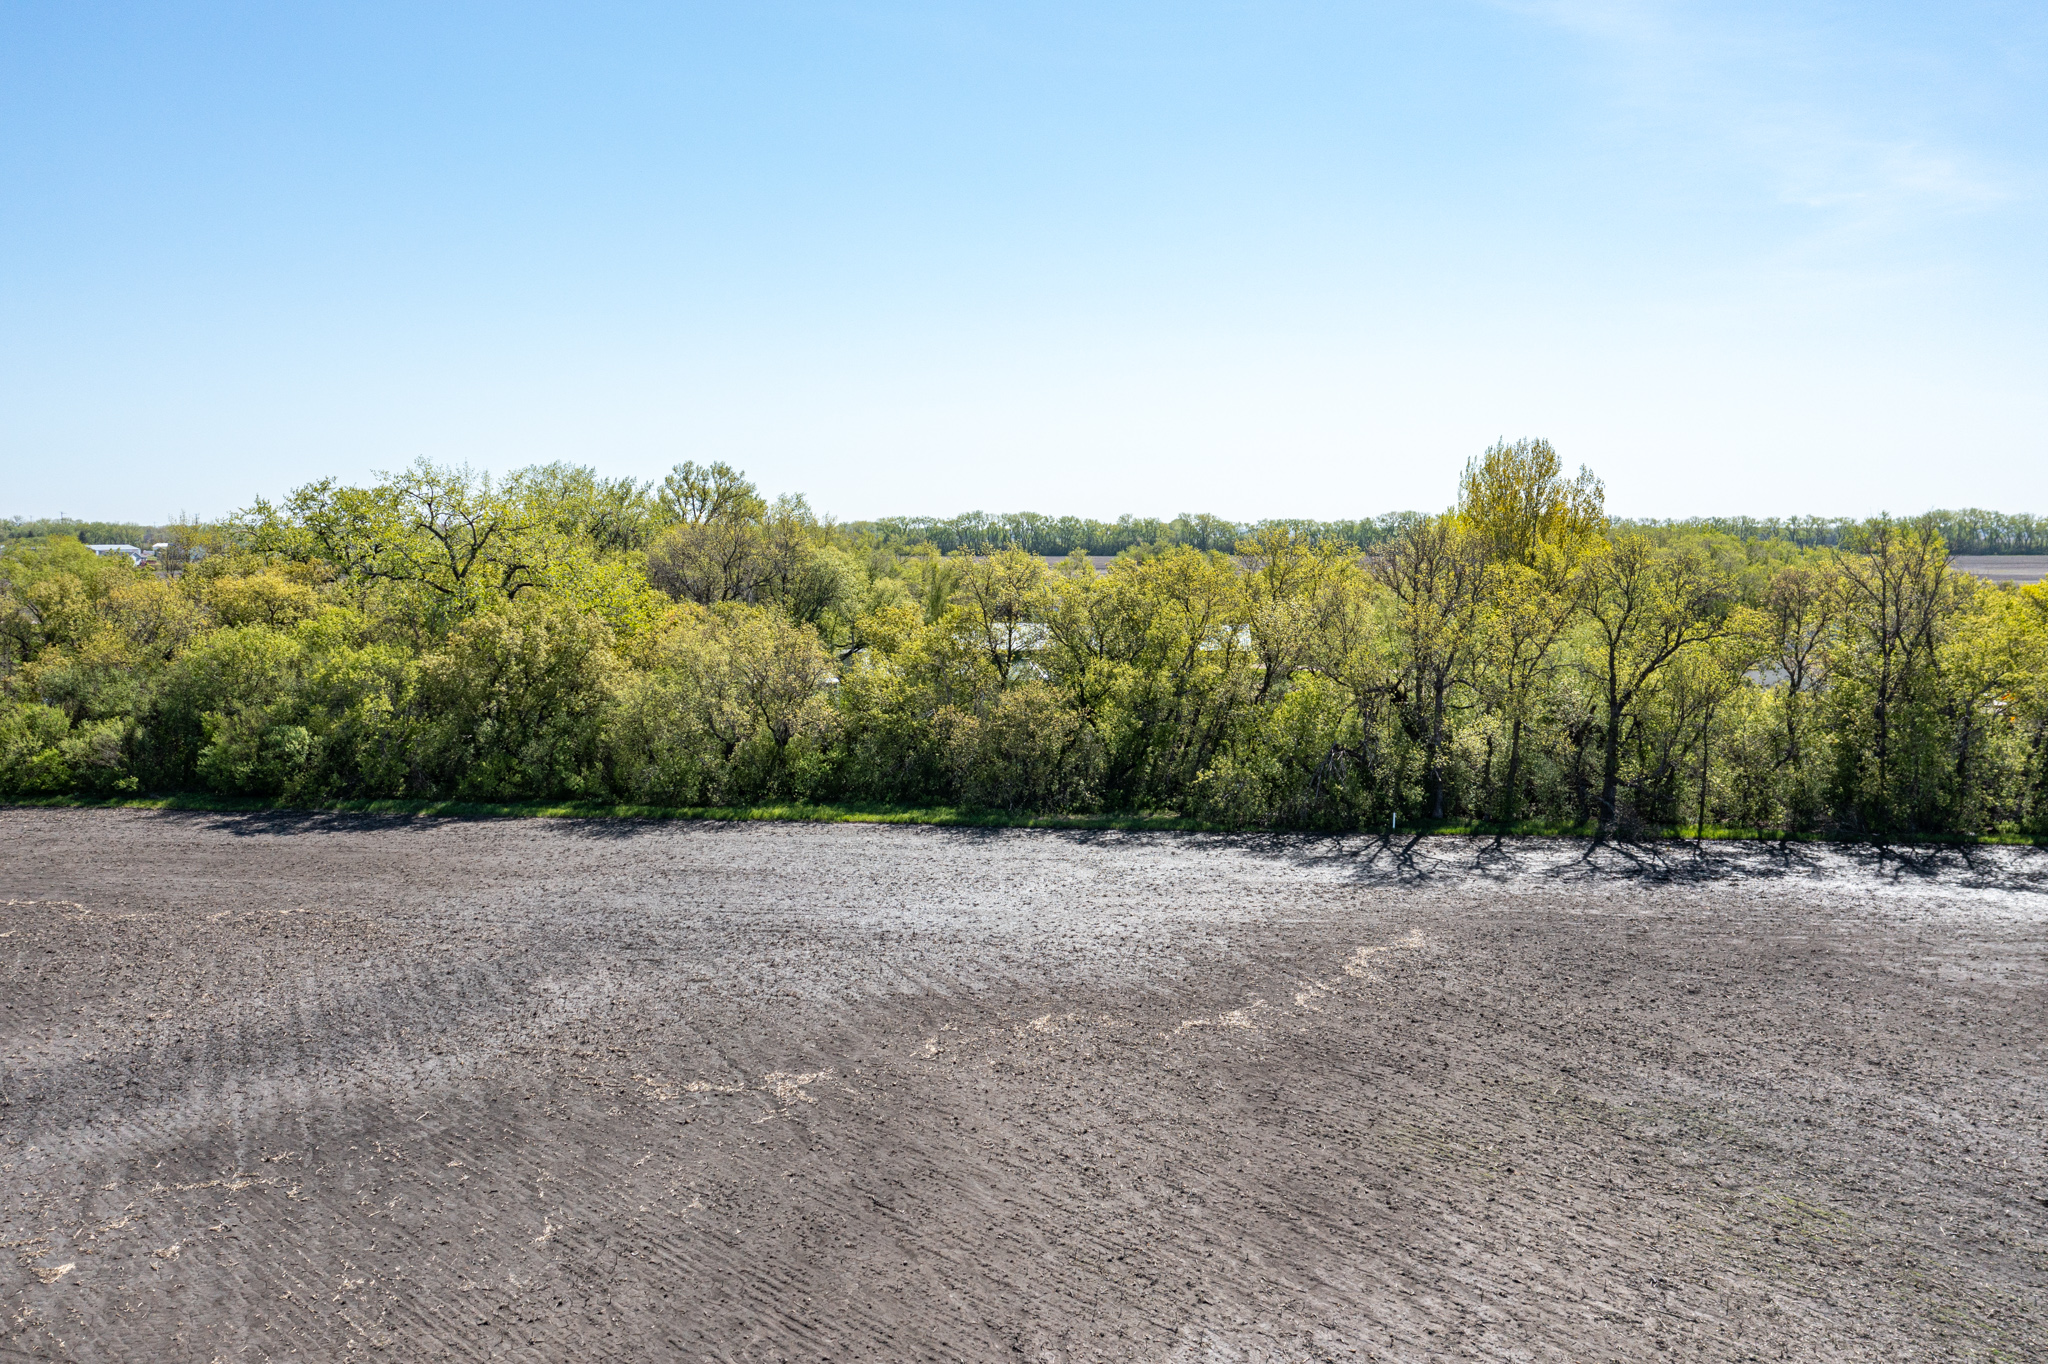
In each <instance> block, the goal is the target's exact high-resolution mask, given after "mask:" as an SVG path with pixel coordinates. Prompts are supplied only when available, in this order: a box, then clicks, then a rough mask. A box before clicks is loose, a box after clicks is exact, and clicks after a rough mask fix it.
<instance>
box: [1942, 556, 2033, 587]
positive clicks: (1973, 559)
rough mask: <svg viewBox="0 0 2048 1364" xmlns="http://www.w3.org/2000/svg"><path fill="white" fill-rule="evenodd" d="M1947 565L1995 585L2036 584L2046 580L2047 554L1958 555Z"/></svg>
mask: <svg viewBox="0 0 2048 1364" xmlns="http://www.w3.org/2000/svg"><path fill="white" fill-rule="evenodd" d="M1949 564H1950V566H1952V567H1954V568H1960V569H1961V570H1963V572H1965V573H1974V574H1976V575H1977V576H1978V577H1980V578H1988V579H1990V580H1991V581H1992V582H1995V583H2037V582H2040V581H2041V580H2042V579H2043V578H2048V554H1959V555H1956V556H1955V557H1954V558H1951V559H1950V560H1949Z"/></svg>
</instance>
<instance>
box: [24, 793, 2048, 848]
mask: <svg viewBox="0 0 2048 1364" xmlns="http://www.w3.org/2000/svg"><path fill="white" fill-rule="evenodd" d="M0 805H17V806H30V807H40V808H49V807H60V808H78V809H118V810H203V811H217V812H222V813H255V812H277V813H289V812H300V813H321V812H326V813H335V814H359V815H396V816H407V817H415V818H440V819H635V820H668V819H687V820H734V821H752V820H781V821H786V822H791V823H802V824H939V825H952V826H958V827H966V828H977V829H1115V830H1129V831H1137V832H1147V831H1156V830H1178V831H1185V832H1202V833H1231V832H1238V833H1243V832H1247V831H1246V830H1241V829H1239V830H1233V829H1232V828H1231V827H1230V826H1228V825H1223V824H1213V823H1208V822H1205V821H1203V820H1199V819H1189V818H1187V817H1185V816H1182V815H1176V814H1173V813H1171V812H1164V811H1154V812H1144V813H1137V814H1120V815H1024V814H1011V813H1008V812H1005V811H1001V810H972V809H967V808H964V807H961V806H952V805H885V804H858V803H847V804H812V803H808V802H803V801H791V802H784V803H779V804H770V805H706V806H687V807H686V806H667V805H625V804H609V803H604V802H598V801H520V802H506V803H493V802H488V801H467V800H329V801H292V802H285V801H270V800H261V799H255V798H251V797H242V796H217V795H211V794H207V793H204V792H181V793H177V794H172V795H161V796H113V797H94V796H24V797H19V798H17V799H14V800H12V801H4V802H0ZM1325 832H1328V831H1325ZM1341 832H1364V833H1381V834H1385V833H1388V832H1392V834H1393V836H1394V837H1396V838H1399V839H1409V838H1433V837H1466V838H1592V837H1594V836H1595V834H1596V833H1597V832H1598V830H1597V829H1595V827H1594V826H1593V825H1592V824H1589V823H1579V822H1571V821H1561V820H1517V821H1515V822H1514V823H1512V824H1490V823H1482V822H1478V821H1472V820H1421V821H1416V822H1412V823H1410V822H1404V823H1402V824H1401V826H1400V827H1399V828H1398V829H1397V830H1392V831H1389V830H1384V829H1367V830H1343V831H1341ZM1702 837H1704V838H1705V839H1707V840H1712V841H1717V842H1752V843H1754V842H1767V843H1844V842H1868V843H1879V844H1887V845H1899V844H1904V845H1935V846H1963V845H1971V846H1975V845H1987V844H1988V845H2004V846H2012V847H2048V838H2043V837H2039V836H2036V835H2031V834H1915V835H1899V836H1896V837H1892V838H1886V839H1875V838H1865V839H1851V838H1847V837H1844V836H1842V835H1839V834H1832V835H1831V834H1819V833H1795V832H1790V831H1786V830H1780V829H1757V828H1753V827H1750V826H1747V825H1741V826H1731V825H1718V824H1710V825H1708V826H1707V827H1706V829H1705V831H1704V834H1702V831H1700V830H1697V829H1692V828H1678V829H1661V830H1657V831H1655V832H1654V833H1651V834H1649V835H1646V836H1645V839H1646V841H1660V842H1661V841H1670V842H1686V843H1689V842H1693V841H1695V840H1698V839H1701V838H1702Z"/></svg>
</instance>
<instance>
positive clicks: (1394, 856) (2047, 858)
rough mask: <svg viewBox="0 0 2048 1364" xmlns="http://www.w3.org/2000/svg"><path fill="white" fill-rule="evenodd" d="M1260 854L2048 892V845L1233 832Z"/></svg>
mask: <svg viewBox="0 0 2048 1364" xmlns="http://www.w3.org/2000/svg"><path fill="white" fill-rule="evenodd" d="M1233 841H1235V842H1237V843H1238V844H1239V846H1240V847H1241V848H1242V850H1243V851H1244V852H1245V853H1247V854H1249V855H1251V856H1253V857H1260V858H1267V859H1271V860H1272V861H1275V862H1280V863H1285V864H1286V865H1288V866H1291V867H1295V868H1298V869H1300V870H1303V871H1316V872H1320V873H1323V874H1325V875H1327V874H1330V873H1332V872H1335V873H1337V874H1339V875H1341V876H1342V877H1344V878H1345V879H1347V880H1351V881H1355V882H1361V883H1365V884H1374V885H1389V886H1392V885H1417V884H1424V883H1445V882H1481V883H1489V884H1494V885H1499V886H1502V887H1505V886H1507V885H1509V884H1510V883H1513V882H1516V881H1527V880H1531V879H1534V880H1543V881H1552V882H1562V883H1574V882H1576V883H1582V884H1589V885H1590V884H1597V883H1608V884H1615V883H1620V884H1628V883H1635V884H1644V885H1672V886H1683V885H1706V884H1712V883H1714V882H1722V881H1786V880H1802V879H1803V880H1822V879H1859V880H1860V879H1866V878H1867V879H1873V880H1878V879H1881V880H1887V881H1891V882H1894V883H1897V882H1904V881H1921V882H1926V883H1928V884H1947V885H1951V886H1955V887H1972V888H1986V889H2000V890H2017V891H2031V892H2035V893H2048V853H2044V852H2042V851H2041V850H2039V849H2034V848H2022V847H1987V846H1981V845H1960V846H1955V845H1932V846H1916V847H1906V848H1901V847H1897V846H1881V845H1874V844H1863V843H1806V842H1800V843H1794V842H1769V841H1757V842H1750V841H1743V840H1733V839H1728V840H1712V841H1709V842H1706V843H1704V844H1699V843H1688V842H1681V841H1678V840H1656V841H1622V840H1616V839H1573V838H1526V837H1525V838H1511V837H1505V836H1492V837H1489V836H1484V835H1478V836H1469V837H1461V836H1450V835H1430V836H1421V835H1410V836H1407V837H1400V836H1390V835H1387V834H1371V835H1314V834H1266V835H1257V836H1246V837H1244V838H1242V839H1236V840H1233Z"/></svg>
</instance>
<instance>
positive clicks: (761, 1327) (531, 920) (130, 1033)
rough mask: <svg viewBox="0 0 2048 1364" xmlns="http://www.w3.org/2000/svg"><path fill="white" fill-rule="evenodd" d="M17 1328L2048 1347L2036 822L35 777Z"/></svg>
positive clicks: (1068, 1351)
mask: <svg viewBox="0 0 2048 1364" xmlns="http://www.w3.org/2000/svg"><path fill="white" fill-rule="evenodd" d="M0 886H4V894H0V899H4V900H5V901H6V904H5V907H4V909H0V915H4V918H0V1057H4V1072H0V1244H4V1247H5V1255H4V1258H0V1294H4V1301H0V1307H4V1316H0V1358H30V1359H66V1360H73V1359H75V1360H144V1359H148V1360H156V1359H162V1360H195V1361H212V1360H222V1361H240V1360H250V1361H255V1360H337V1359H369V1358H384V1359H393V1360H415V1359H422V1360H425V1359H548V1360H614V1359H617V1360H629V1359H630V1360H642V1359H692V1360H695V1359H733V1360H764V1361H765V1360H851V1359H890V1360H898V1359H909V1360H951V1359H959V1360H1006V1359H1018V1360H1031V1361H1066V1360H1095V1359H1108V1360H1179V1361H1254V1360H1257V1361H1268V1362H1270V1361H1296V1360H1303V1361H1305V1360H1374V1359H1380V1360H1421V1359H1437V1358H1446V1359H1448V1358H1475V1359H1498V1360H1545V1361H1552V1360H1554V1361H1566V1360H1570V1361H1584V1360H1606V1359H1614V1360H1623V1359H1626V1360H1641V1359H1651V1358H1657V1359H1685V1360H1690V1359H1703V1360H1727V1359H1762V1360H1894V1359H1904V1358H1984V1357H1999V1358H2005V1359H2041V1358H2048V1292H2044V1287H2048V1225H2044V1224H2048V1148H2044V1139H2048V1086H2044V1074H2048V1066H2044V1045H2048V1008H2044V1000H2048V990H2044V987H2048V952H2044V943H2043V935H2042V924H2043V919H2044V911H2048V856H2044V855H2043V854H2041V853H2038V852H2034V851H2032V850H2021V849H1977V850H1968V851H1959V852H1941V853H1933V854H1924V855H1919V854H1916V855H1914V856H1911V857H1906V858H1901V857H1899V856H1897V855H1887V854H1880V853H1879V852H1876V851H1873V850H1867V849H1865V850H1857V849H1820V848H1813V847H1794V848H1791V849H1786V850H1779V849H1773V848H1767V847H1758V846H1754V845H1749V846H1744V845H1721V846H1713V845H1710V846H1709V847H1708V848H1707V850H1706V851H1705V852H1704V853H1702V854H1695V853H1694V852H1693V851H1692V850H1690V849H1688V848H1684V847H1680V846H1666V847H1663V848H1661V849H1652V850H1644V849H1640V848H1638V849H1630V848H1610V849H1599V850H1589V848H1588V847H1587V845H1585V844H1582V843H1571V842H1557V843H1543V842H1521V843H1508V844H1500V843H1493V842H1487V841H1482V840H1454V839H1431V840H1426V841H1422V842H1399V843H1390V842H1388V841H1386V840H1381V839H1348V840H1331V839H1309V838H1274V839H1260V838H1230V837H1213V836H1204V835H1185V834H1100V833H1051V832H1025V831H994V832H991V831H979V830H958V829H931V828H900V827H876V826H859V825H773V824H752V825H714V824H632V823H607V822H598V821H567V820H564V821H552V820H525V821H501V822H489V821H479V822H457V821H435V820H418V819H374V818H365V817H358V816H334V815H305V816H291V815H247V814H235V815H219V814H192V813H180V814H161V813H148V812H136V811H108V810H98V811H94V810H21V809H15V810H0Z"/></svg>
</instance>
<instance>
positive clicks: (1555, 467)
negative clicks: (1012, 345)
mask: <svg viewBox="0 0 2048 1364" xmlns="http://www.w3.org/2000/svg"><path fill="white" fill-rule="evenodd" d="M1000 520H1002V519H1001V518H989V519H986V520H985V521H983V522H976V523H972V524H970V523H969V521H968V519H966V518H963V519H961V520H960V521H957V522H955V523H948V524H950V526H951V529H950V530H949V531H948V532H947V536H946V537H942V536H939V535H937V534H934V533H929V532H930V531H931V529H932V527H933V526H935V525H937V524H940V523H932V522H912V521H891V522H873V523H855V524H851V525H841V524H835V523H833V522H831V521H830V520H829V519H827V518H822V517H820V516H818V515H817V514H816V513H815V512H814V511H813V510H812V508H811V507H810V506H809V504H808V503H807V502H806V501H805V499H803V498H802V497H799V496H783V497H778V498H772V499H771V498H769V497H767V496H764V495H763V494H762V493H761V492H760V491H759V490H758V489H757V488H756V487H754V486H753V485H752V484H751V483H750V482H748V481H747V480H746V478H745V477H744V476H742V475H741V474H740V473H739V472H737V471H735V470H733V469H731V468H730V467H728V466H726V465H723V464H711V465H698V464H695V463H686V464H682V465H678V466H677V467H676V468H675V470H674V471H672V472H671V473H670V475H669V476H668V477H667V478H666V479H664V480H662V481H661V482H659V483H647V482H640V481H636V480H631V479H608V478H605V477H602V476H601V475H599V474H598V473H597V472H596V471H594V470H591V469H588V468H585V467H581V466H576V465H569V464H553V465H546V466H539V467H535V468H530V469H525V470H521V471H519V472H517V473H515V474H513V475H511V476H510V477H508V478H506V479H504V480H502V481H495V480H493V479H491V478H489V477H484V476H477V475H473V474H471V473H469V472H468V471H466V470H459V469H447V468H442V467H438V466H435V465H433V464H430V463H427V462H420V463H416V464H415V465H413V466H412V467H410V468H408V469H405V470H402V471H399V472H397V473H395V474H391V475H387V476H381V477H380V478H379V479H378V480H377V481H376V482H374V483H372V484H370V485H369V486H352V485H346V484H342V483H339V482H337V481H335V480H322V481H320V482H316V483H312V484H308V485H306V486H304V487H301V488H298V489H296V490H294V491H293V492H291V493H290V494H289V495H288V496H286V497H285V498H283V499H281V500H280V501H277V502H275V503H272V502H269V501H258V502H256V503H255V504H254V505H253V506H251V507H250V508H248V509H247V510H245V511H244V512H242V513H240V514H238V515H237V516H236V517H234V518H232V519H231V520H230V521H229V522H227V523H225V524H223V525H219V526H215V527H211V528H208V529H207V531H206V536H207V537H208V538H207V544H206V548H208V549H209V550H210V552H209V553H206V554H205V555H204V556H199V555H187V556H185V557H183V558H181V559H178V560H177V561H176V562H173V563H171V564H168V565H166V566H163V567H160V568H154V569H152V568H148V567H145V568H140V569H138V568H136V567H134V566H132V565H130V564H129V563H128V562H127V561H126V560H125V559H101V558H97V557H96V556H94V555H92V554H91V553H90V552H89V551H87V550H86V549H85V548H84V547H83V546H82V545H81V544H79V543H78V541H77V540H76V539H75V538H73V537H67V536H62V535H52V536H45V537H40V538H22V539H18V540H15V541H13V542H11V543H9V544H8V545H7V546H6V547H5V549H4V550H0V684H4V693H0V794H6V795H17V796H20V795H32V794H55V793H67V792H76V793H86V794H94V793H97V794H111V793H122V792H141V791H151V792H168V791H186V790H205V791H213V792H219V793H224V794H235V795H247V796H257V797H267V798H276V799H283V800H316V799H333V798H365V797H417V798H457V799H473V800H486V801H504V800H522V799H561V798H570V799H584V800H593V801H620V802H631V803H637V804H646V805H662V806H678V807H703V806H728V805H738V804H746V803H756V802H764V801H786V800H812V801H863V802H870V801H871V802H890V803H903V804H912V805H952V806H968V807H974V808H980V809H990V810H1000V811H1012V812H1019V813H1024V812H1033V813H1050V812H1067V813H1081V812H1117V811H1173V812H1176V813H1179V814H1183V815H1186V816H1190V817H1194V818H1198V819H1203V820H1207V821H1211V822H1214V823H1217V824H1221V825H1226V826H1231V827H1240V828H1257V827H1274V828H1385V827H1388V826H1389V825H1390V824H1391V823H1393V822H1394V821H1396V820H1399V821H1402V822H1408V823H1412V822H1414V821H1418V820H1422V821H1429V820H1438V821H1457V822H1469V823H1475V824H1483V825H1495V826H1504V827H1534V826H1537V825H1574V826H1580V827H1584V828H1588V829H1601V830H1606V831H1613V832H1621V833H1632V832H1643V831H1654V830H1673V829H1688V828H1698V827H1706V826H1714V825H1720V826H1732V827H1738V828H1745V829H1752V830H1757V831H1760V832H1775V831H1781V830H1782V831H1813V832H1822V833H1832V834H1844V835H1857V836H1897V835H1907V834H1948V833H2012V834H2037V835H2038V834H2048V799H2044V797H2048V587H2042V586H2034V587H2027V588H2017V587H2014V586H2012V585H2010V584H2005V585H1994V584H1991V583H1987V582H1984V581H1981V580H1979V579H1976V578H1974V577H1971V576H1969V575H1967V574H1964V573H1961V572H1958V571H1956V570H1954V569H1952V568H1951V567H1949V565H1948V562H1947V559H1948V555H1949V552H1950V549H1951V547H1952V546H1951V545H1950V543H1949V541H1948V539H1947V537H1946V535H1945V534H1944V529H1943V526H1944V522H1943V521H1942V520H1940V519H1939V518H1938V517H1931V516H1930V517H1920V518H1917V519H1914V520H1908V521H1899V520H1893V519H1890V518H1884V517H1880V518H1877V519H1874V520H1869V521H1863V522H1858V523H1856V524H1854V525H1853V526H1849V527H1843V528H1838V530H1837V531H1836V532H1835V533H1834V534H1833V538H1832V540H1831V541H1829V542H1827V543H1816V542H1813V541H1812V540H1811V538H1809V539H1808V540H1805V541H1802V540H1801V539H1798V538H1795V537H1793V536H1791V535H1789V534H1778V535H1759V534H1751V533H1748V531H1749V530H1750V529H1753V528H1751V527H1744V528H1742V532H1743V533H1737V531H1736V530H1735V529H1725V528H1720V527H1717V526H1715V525H1713V524H1711V523H1707V522H1697V521H1695V522H1681V523H1661V524H1657V525H1630V524H1628V523H1619V522H1615V521H1612V520H1610V518H1609V517H1608V516H1607V515H1606V513H1605V489H1604V488H1603V486H1602V485H1601V483H1600V481H1599V480H1598V479H1597V478H1595V477H1594V476H1593V475H1592V474H1591V473H1589V472H1587V471H1586V470H1584V469H1581V470H1579V471H1578V472H1577V474H1576V475H1570V476H1568V475H1567V474H1566V473H1565V471H1564V469H1563V467H1562V463H1561V461H1560V460H1559V458H1558V455H1557V453H1556V451H1555V450H1553V449H1552V448H1551V447H1550V446H1549V445H1548V444H1547V443H1545V442H1542V441H1534V440H1525V441H1519V442H1515V443H1512V444H1509V443H1501V444H1498V445H1496V446H1494V447H1493V448H1491V449H1489V450H1487V451H1485V452H1484V453H1483V454H1482V455H1480V456H1478V457H1476V458H1474V459H1473V460H1472V461H1471V462H1470V463H1469V464H1468V465H1467V466H1466V468H1465V470H1464V471H1463V474H1462V477H1461V479H1460V481H1459V487H1458V495H1457V499H1456V503H1455V505H1454V506H1452V507H1451V508H1450V509H1448V510H1446V511H1444V512H1442V513H1439V514H1435V515H1410V516H1404V517H1400V518H1381V519H1380V520H1377V521H1370V522H1353V523H1328V522H1323V523H1307V522H1288V521H1273V522H1263V523H1258V524H1256V525H1250V526H1247V525H1237V524H1226V523H1223V522H1220V521H1214V519H1213V518H1208V519H1207V521H1213V524H1206V522H1205V519H1204V518H1196V517H1180V518H1176V519H1175V520H1174V521H1171V522H1143V521H1138V520H1135V519H1128V518H1127V520H1126V521H1125V522H1119V523H1115V524H1116V525H1118V526H1126V527H1127V528H1128V529H1129V531H1130V535H1131V538H1130V541H1129V543H1127V544H1124V545H1123V546H1122V548H1121V550H1120V551H1119V552H1118V556H1117V558H1116V559H1115V560H1114V561H1113V562H1112V563H1111V564H1110V565H1109V567H1108V569H1107V570H1106V571H1098V569H1097V568H1096V566H1095V565H1094V564H1093V563H1091V562H1090V560H1089V558H1088V555H1090V554H1099V553H1102V552H1104V551H1105V550H1107V548H1108V547H1109V546H1110V545H1111V544H1112V543H1113V537H1109V536H1106V535H1105V536H1102V537H1098V538H1095V539H1089V538H1086V536H1079V535H1069V534H1068V531H1070V530H1072V527H1068V528H1067V529H1066V530H1062V529H1060V526H1061V525H1062V524H1063V523H1058V522H1051V521H1050V520H1049V519H1046V518H1040V519H1039V520H1040V521H1042V522H1045V524H1043V525H1041V524H1038V523H1035V522H1028V521H1023V520H1016V519H1012V520H1011V521H1007V522H1004V524H1003V525H1000V526H998V525H996V524H995V523H996V522H997V521H1000ZM1075 524H1077V525H1093V526H1096V527H1097V528H1100V527H1101V526H1102V524H1103V523H1075ZM998 532H1000V533H998ZM1093 533H1094V532H1092V531H1091V532H1089V534H1093ZM1041 536H1049V537H1053V538H1050V539H1047V538H1035V537H1041ZM1063 536H1064V537H1066V538H1064V539H1062V538H1060V537H1063ZM948 537H950V538H948ZM975 537H978V538H975ZM193 538H194V539H195V542H196V538H197V537H193ZM1053 545H1064V547H1065V549H1066V550H1067V551H1070V552H1068V553H1067V554H1066V557H1065V558H1063V559H1059V560H1058V561H1057V562H1054V563H1048V561H1047V557H1046V556H1047V554H1048V553H1057V552H1058V551H1056V550H1051V549H1049V548H1048V547H1049V546H1053Z"/></svg>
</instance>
